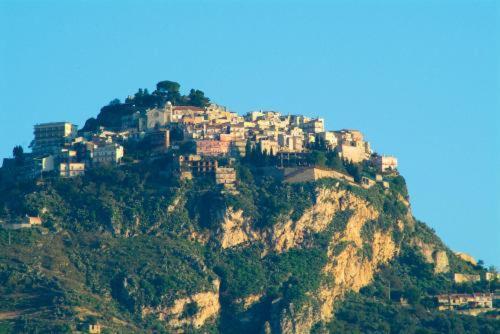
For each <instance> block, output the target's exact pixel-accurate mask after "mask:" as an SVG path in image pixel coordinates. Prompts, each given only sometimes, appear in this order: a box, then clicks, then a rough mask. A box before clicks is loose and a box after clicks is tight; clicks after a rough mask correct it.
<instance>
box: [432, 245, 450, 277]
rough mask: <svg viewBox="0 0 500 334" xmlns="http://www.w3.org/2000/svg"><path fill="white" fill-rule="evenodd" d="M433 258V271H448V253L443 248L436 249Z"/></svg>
mask: <svg viewBox="0 0 500 334" xmlns="http://www.w3.org/2000/svg"><path fill="white" fill-rule="evenodd" d="M433 259H434V272H435V273H436V274H440V273H447V272H448V271H450V263H449V261H448V255H447V254H446V252H445V251H444V250H440V251H436V252H434V254H433Z"/></svg>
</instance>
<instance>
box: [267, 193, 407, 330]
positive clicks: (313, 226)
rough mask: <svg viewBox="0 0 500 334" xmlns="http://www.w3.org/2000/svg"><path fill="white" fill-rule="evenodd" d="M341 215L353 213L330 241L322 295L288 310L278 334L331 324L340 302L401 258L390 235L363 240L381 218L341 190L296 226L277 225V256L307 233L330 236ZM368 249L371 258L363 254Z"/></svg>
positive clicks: (318, 203) (321, 201) (379, 233)
mask: <svg viewBox="0 0 500 334" xmlns="http://www.w3.org/2000/svg"><path fill="white" fill-rule="evenodd" d="M342 210H351V212H352V215H351V216H350V218H349V219H348V222H347V225H346V226H345V228H344V229H341V230H340V231H337V232H335V233H334V234H333V236H332V239H331V240H330V243H329V248H328V254H327V255H328V262H327V264H326V266H325V267H324V268H323V274H324V280H323V283H322V284H321V286H320V288H319V291H316V292H313V293H312V294H311V296H313V300H314V301H313V302H310V303H306V304H305V305H303V306H302V307H301V308H300V309H296V308H295V307H294V306H293V305H289V307H288V308H285V309H284V310H283V311H282V315H281V318H280V320H279V332H281V333H308V332H309V331H310V329H311V328H312V326H314V325H315V324H316V323H318V322H320V321H323V322H328V321H330V320H331V319H332V317H333V314H334V304H335V302H336V301H338V300H340V299H341V298H342V297H343V296H344V294H345V293H346V292H348V291H355V292H358V291H359V290H360V289H361V288H362V287H364V286H366V285H368V284H369V283H370V282H371V281H372V279H373V276H374V275H375V273H376V271H377V269H378V267H379V266H380V265H381V264H383V263H386V262H387V261H389V260H390V259H392V258H393V257H394V255H395V254H396V253H397V252H398V250H399V249H398V245H396V244H395V242H394V241H393V239H392V234H391V229H389V230H386V231H375V232H374V233H373V237H372V239H371V240H363V238H362V236H361V230H362V228H363V226H364V224H365V223H367V222H368V221H373V220H376V219H377V218H378V216H379V212H378V211H377V210H376V209H375V208H373V206H371V205H370V204H369V203H368V202H367V201H365V200H363V199H361V198H359V197H357V196H355V195H354V194H352V193H349V192H346V191H343V190H336V189H320V190H318V197H317V201H316V204H315V205H314V206H313V207H312V208H311V209H310V210H307V211H306V212H305V213H304V215H303V216H302V217H301V218H300V219H299V220H298V221H297V222H296V223H295V224H293V222H286V223H284V224H282V225H281V226H280V225H277V226H276V227H275V228H274V231H273V232H274V234H273V236H274V239H272V240H273V241H274V245H275V250H276V251H283V250H286V249H289V248H291V247H295V246H297V245H299V244H300V243H301V242H302V240H303V239H304V236H305V235H306V234H307V233H308V232H311V231H312V232H320V231H323V230H325V229H326V227H328V226H329V225H330V224H331V223H332V221H333V217H334V216H335V214H336V213H338V212H340V211H342ZM399 225H401V222H400V224H399ZM399 225H398V224H397V223H395V224H394V227H393V228H398V229H402V227H401V226H399ZM278 232H279V233H278ZM339 244H344V245H346V246H345V248H344V249H343V250H341V251H340V252H339V253H338V254H337V253H335V251H334V249H335V248H336V247H335V246H337V245H339ZM367 245H368V246H369V248H370V252H369V253H370V254H364V250H365V249H366V247H367ZM337 252H338V250H337Z"/></svg>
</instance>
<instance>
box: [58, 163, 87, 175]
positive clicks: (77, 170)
mask: <svg viewBox="0 0 500 334" xmlns="http://www.w3.org/2000/svg"><path fill="white" fill-rule="evenodd" d="M83 174H85V163H82V162H66V163H61V164H59V175H60V176H61V177H73V176H79V175H83Z"/></svg>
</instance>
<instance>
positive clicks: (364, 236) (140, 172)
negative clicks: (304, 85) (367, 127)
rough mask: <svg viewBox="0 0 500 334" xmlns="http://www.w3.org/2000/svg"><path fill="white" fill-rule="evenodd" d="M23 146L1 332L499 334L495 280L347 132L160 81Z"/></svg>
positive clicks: (7, 214)
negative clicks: (449, 241)
mask: <svg viewBox="0 0 500 334" xmlns="http://www.w3.org/2000/svg"><path fill="white" fill-rule="evenodd" d="M29 148H30V149H31V152H25V151H24V148H22V147H21V146H16V147H14V149H13V157H12V158H5V159H4V160H3V165H2V168H1V169H0V247H2V249H3V250H4V252H0V297H1V299H0V301H1V303H0V332H2V330H3V329H4V328H5V332H6V333H10V332H12V333H14V332H56V333H59V332H61V333H69V332H74V333H122V332H154V333H171V332H175V333H235V332H238V333H266V334H267V333H271V334H273V333H279V334H281V333H293V334H302V333H309V332H311V333H328V332H330V333H353V332H362V333H364V332H367V333H379V332H383V333H385V332H394V333H400V332H408V333H417V332H418V333H437V332H436V331H435V330H437V331H439V332H445V333H497V332H498V328H499V326H500V325H499V324H500V323H499V322H498V318H499V317H500V316H499V313H498V307H499V300H500V294H499V290H498V284H499V279H500V275H499V274H498V273H497V271H496V269H495V268H494V267H491V268H486V267H485V266H484V263H483V262H482V261H476V260H475V259H474V258H473V257H472V256H470V255H468V254H466V253H462V252H453V251H451V250H450V249H449V248H448V247H447V246H446V245H445V244H444V243H443V242H442V241H441V240H440V239H439V237H437V236H436V234H435V232H434V231H433V230H432V229H431V228H429V227H428V226H426V225H425V223H423V222H420V221H418V220H417V219H416V218H415V217H413V214H412V212H411V205H410V201H409V195H408V190H407V188H406V183H405V180H404V178H403V177H402V176H401V175H400V173H399V172H398V160H397V158H396V157H394V156H386V155H383V154H380V153H377V152H375V151H374V150H373V149H372V148H371V145H370V143H369V142H368V141H367V140H366V139H365V136H364V135H363V133H362V132H360V131H359V130H352V129H340V130H328V129H327V128H326V127H325V121H324V119H323V118H310V117H306V116H304V115H286V114H282V113H280V112H277V111H264V110H258V111H250V112H247V113H246V114H244V115H240V114H238V113H236V112H233V111H230V110H228V108H226V107H223V106H220V105H217V104H214V103H211V102H210V100H209V98H207V97H206V96H205V95H204V93H203V92H202V91H200V90H194V89H192V90H190V92H189V94H188V95H182V94H181V93H180V85H179V84H178V83H176V82H172V81H162V82H159V83H158V84H157V86H156V90H155V91H154V92H152V93H149V92H148V90H146V89H144V90H143V89H140V90H139V91H138V92H137V93H136V94H134V95H133V96H128V97H127V98H126V99H125V100H124V101H123V102H121V101H120V100H118V99H115V100H113V101H111V102H110V103H109V104H108V105H106V106H104V107H102V108H101V110H100V112H99V114H98V115H97V117H95V118H94V117H92V118H89V119H88V120H87V121H86V122H85V124H84V126H83V127H81V128H78V127H77V126H76V125H75V124H73V123H71V122H66V121H61V122H52V123H43V124H35V125H34V138H33V140H32V142H31V145H30V147H29ZM27 151H28V150H27ZM19 296H23V298H19ZM20 300H21V301H20ZM418 329H422V331H421V332H419V331H418Z"/></svg>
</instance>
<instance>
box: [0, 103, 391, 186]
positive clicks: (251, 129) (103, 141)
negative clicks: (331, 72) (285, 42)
mask: <svg viewBox="0 0 500 334" xmlns="http://www.w3.org/2000/svg"><path fill="white" fill-rule="evenodd" d="M117 117H119V118H120V119H119V122H116V123H114V124H118V125H119V126H114V127H113V128H103V127H100V128H99V129H97V130H94V131H86V130H85V129H82V130H80V131H77V127H76V126H75V125H74V124H71V123H69V122H57V123H45V124H37V125H35V127H34V140H33V142H32V145H31V148H32V153H28V154H24V159H23V163H22V166H19V161H16V159H4V163H3V167H4V168H3V169H4V170H9V169H13V168H17V170H20V169H21V175H23V176H24V177H26V178H36V177H39V176H41V175H42V174H43V173H49V172H51V173H56V174H57V175H59V176H61V177H72V176H77V175H82V174H84V173H85V171H86V170H87V169H88V168H90V167H92V166H96V165H103V164H119V163H120V162H121V160H122V158H123V156H124V148H123V145H124V143H125V142H126V141H136V142H142V143H144V144H145V145H146V146H145V147H147V148H148V149H149V150H151V151H153V152H157V153H160V154H161V153H164V152H166V151H168V150H170V149H175V148H178V147H179V145H180V143H181V142H186V141H194V142H195V143H196V144H195V147H196V148H195V150H196V154H194V152H193V154H192V156H191V157H190V156H182V157H179V159H182V161H180V160H179V170H180V171H181V176H184V177H189V173H191V175H192V174H197V173H198V170H201V169H204V168H205V169H207V168H208V169H211V172H215V170H216V169H217V168H218V167H221V168H222V167H223V166H217V165H216V164H217V163H216V159H217V158H219V157H231V156H233V157H234V156H245V155H246V154H247V153H248V152H246V150H247V149H248V148H249V147H250V148H252V149H253V150H260V151H261V152H262V153H266V154H268V155H281V156H284V155H288V156H289V155H290V154H295V155H301V154H302V155H304V154H307V152H308V151H309V150H310V148H313V147H321V148H325V149H329V150H333V149H335V150H337V152H338V153H339V155H340V156H341V157H342V158H343V159H346V160H349V161H352V162H355V163H360V162H363V161H366V160H370V159H371V161H372V163H373V165H374V166H376V167H377V169H378V170H379V171H380V172H388V171H393V170H395V169H396V168H397V159H396V158H394V157H386V156H378V155H376V154H373V152H372V150H371V148H370V144H369V142H367V141H365V140H364V138H363V134H362V133H361V132H360V131H357V130H340V131H327V130H325V125H324V120H323V119H322V118H309V117H305V116H302V115H282V114H281V113H279V112H275V111H252V112H249V113H247V114H246V115H244V116H240V115H238V114H237V113H235V112H232V111H230V110H228V109H227V108H226V107H223V106H219V105H216V104H210V105H209V106H207V107H205V108H199V107H195V106H174V105H172V104H171V103H170V102H167V103H166V104H165V105H164V106H163V107H157V108H152V109H148V110H146V111H145V112H139V111H137V112H134V113H132V114H126V115H125V116H117ZM143 147H144V146H143ZM225 168H231V167H225ZM193 171H194V173H193ZM188 172H189V173H188ZM219 174H220V175H223V174H224V175H230V173H229V172H227V171H225V172H223V171H222V170H221V171H220V173H219ZM228 178H229V179H230V178H231V177H230V176H228ZM216 180H221V178H219V179H216ZM220 182H223V183H226V181H220ZM227 182H229V181H227Z"/></svg>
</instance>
